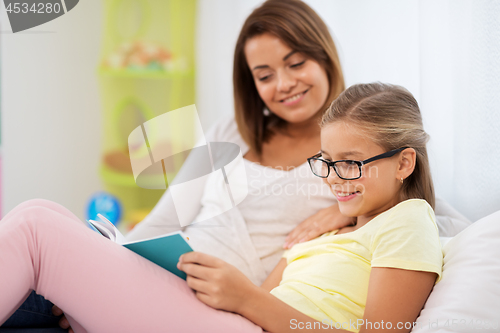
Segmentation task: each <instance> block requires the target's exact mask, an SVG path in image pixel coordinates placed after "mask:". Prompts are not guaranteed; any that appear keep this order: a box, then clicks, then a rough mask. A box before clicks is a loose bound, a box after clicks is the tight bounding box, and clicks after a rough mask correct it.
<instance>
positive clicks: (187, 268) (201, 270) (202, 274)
mask: <svg viewBox="0 0 500 333" xmlns="http://www.w3.org/2000/svg"><path fill="white" fill-rule="evenodd" d="M177 268H178V269H180V270H181V271H183V272H184V273H186V274H187V275H191V276H194V277H196V278H198V279H203V280H207V278H208V277H209V275H210V272H211V270H212V268H210V267H206V266H202V265H198V264H191V263H185V262H184V261H183V262H179V263H178V264H177Z"/></svg>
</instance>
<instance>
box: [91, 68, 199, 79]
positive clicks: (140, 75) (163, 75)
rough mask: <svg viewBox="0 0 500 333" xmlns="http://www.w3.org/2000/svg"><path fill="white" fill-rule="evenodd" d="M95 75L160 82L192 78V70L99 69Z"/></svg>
mask: <svg viewBox="0 0 500 333" xmlns="http://www.w3.org/2000/svg"><path fill="white" fill-rule="evenodd" d="M97 73H98V74H99V75H100V76H102V77H110V78H130V79H160V80H171V79H186V78H194V71H193V70H189V71H176V72H164V71H148V70H130V69H119V70H116V69H108V68H99V69H98V70H97Z"/></svg>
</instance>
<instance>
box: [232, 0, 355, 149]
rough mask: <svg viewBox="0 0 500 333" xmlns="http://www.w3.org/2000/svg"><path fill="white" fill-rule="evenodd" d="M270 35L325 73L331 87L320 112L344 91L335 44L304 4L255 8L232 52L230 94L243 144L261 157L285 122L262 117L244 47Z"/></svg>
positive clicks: (276, 1)
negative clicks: (313, 61) (319, 67)
mask: <svg viewBox="0 0 500 333" xmlns="http://www.w3.org/2000/svg"><path fill="white" fill-rule="evenodd" d="M264 33H270V34H272V35H274V36H276V37H278V38H279V39H281V40H282V41H283V42H284V43H285V44H286V45H288V46H289V47H290V48H291V49H292V50H294V51H297V52H301V53H303V54H305V55H306V56H308V57H310V58H312V59H314V60H316V61H317V62H318V63H319V64H320V65H321V67H323V68H324V69H325V71H326V74H327V77H328V83H329V85H330V89H329V93H328V97H327V99H326V101H325V104H324V105H323V106H322V107H321V108H320V110H319V111H318V112H321V113H323V111H324V110H325V109H326V108H327V107H328V105H330V103H331V102H332V101H333V100H334V99H335V98H337V96H338V95H339V94H340V92H341V91H343V90H344V88H345V85H344V76H343V74H342V68H341V67H340V60H339V56H338V54H337V49H336V47H335V43H334V42H333V39H332V36H331V35H330V32H329V31H328V27H327V26H326V24H325V23H324V22H323V20H321V18H320V17H319V16H318V14H316V12H315V11H314V10H312V9H311V7H309V6H308V5H307V4H305V3H304V2H302V1H300V0H268V1H266V2H264V3H263V4H262V5H261V6H260V7H258V8H256V9H255V10H254V11H253V12H252V13H251V14H250V16H248V18H247V19H246V21H245V23H244V24H243V27H242V28H241V32H240V35H239V37H238V41H237V42H236V48H235V50H234V67H233V93H234V111H235V120H236V123H237V124H238V130H239V132H240V134H241V136H242V137H243V139H244V140H245V142H246V143H247V144H248V145H249V146H250V148H251V149H252V150H254V151H255V152H256V153H257V154H259V155H260V153H261V152H262V144H263V143H264V142H266V141H267V140H268V139H269V138H270V136H271V135H272V133H273V132H272V130H271V128H273V129H276V128H279V127H282V126H283V125H284V124H286V122H285V121H284V120H283V119H281V118H279V117H278V116H276V115H274V114H272V113H271V115H270V116H268V117H264V115H263V109H264V107H265V104H264V102H263V101H262V99H261V98H260V96H259V93H258V92H257V88H256V87H255V83H254V79H253V76H252V73H251V71H250V68H249V67H248V64H247V61H246V57H245V44H246V42H247V41H248V40H249V39H250V38H253V37H255V36H259V35H262V34H264Z"/></svg>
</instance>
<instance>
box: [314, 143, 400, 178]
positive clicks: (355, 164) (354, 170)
mask: <svg viewBox="0 0 500 333" xmlns="http://www.w3.org/2000/svg"><path fill="white" fill-rule="evenodd" d="M406 148H409V147H402V148H398V149H394V150H391V151H388V152H386V153H383V154H380V155H377V156H373V157H371V158H369V159H366V160H364V161H353V160H340V161H332V162H329V161H325V160H323V159H321V158H319V157H320V156H321V153H319V154H316V155H314V156H312V157H309V158H308V159H307V162H308V163H309V166H310V167H311V171H312V172H313V173H314V175H316V176H318V177H321V178H327V177H328V176H329V175H330V168H333V170H335V173H336V174H337V176H339V178H340V179H344V180H354V179H358V178H361V167H362V166H363V165H365V164H368V163H370V162H373V161H376V160H381V159H383V158H388V157H392V156H394V155H396V154H397V153H399V152H401V151H403V150H405V149H406Z"/></svg>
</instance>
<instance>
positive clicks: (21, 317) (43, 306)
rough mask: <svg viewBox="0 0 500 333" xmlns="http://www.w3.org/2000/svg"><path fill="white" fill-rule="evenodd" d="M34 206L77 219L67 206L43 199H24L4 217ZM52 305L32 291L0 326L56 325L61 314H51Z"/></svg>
mask: <svg viewBox="0 0 500 333" xmlns="http://www.w3.org/2000/svg"><path fill="white" fill-rule="evenodd" d="M35 206H40V207H46V208H48V209H51V210H53V211H56V212H59V213H61V214H63V215H65V216H67V217H69V218H71V219H74V220H78V218H77V217H76V216H75V215H74V214H73V213H71V211H69V210H68V209H67V208H65V207H63V206H61V205H59V204H57V203H55V202H52V201H49V200H44V199H32V200H28V201H25V202H23V203H21V204H19V205H17V206H16V207H15V208H14V209H12V210H11V211H10V212H9V213H8V214H7V215H6V216H5V218H9V216H11V215H13V214H15V213H16V212H18V211H21V210H23V209H26V208H28V207H35ZM52 306H53V304H52V303H51V302H50V301H48V300H46V299H45V298H44V297H42V296H40V295H37V294H36V293H35V292H34V291H33V292H32V293H31V294H30V295H29V296H28V298H27V299H26V300H25V301H24V303H23V304H22V305H21V306H20V308H19V309H17V310H16V312H15V313H14V314H13V315H12V316H11V317H10V318H9V319H7V321H6V322H5V323H4V324H3V325H1V326H0V327H19V328H22V327H58V326H59V324H58V321H59V319H60V318H61V316H54V315H53V314H52Z"/></svg>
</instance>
